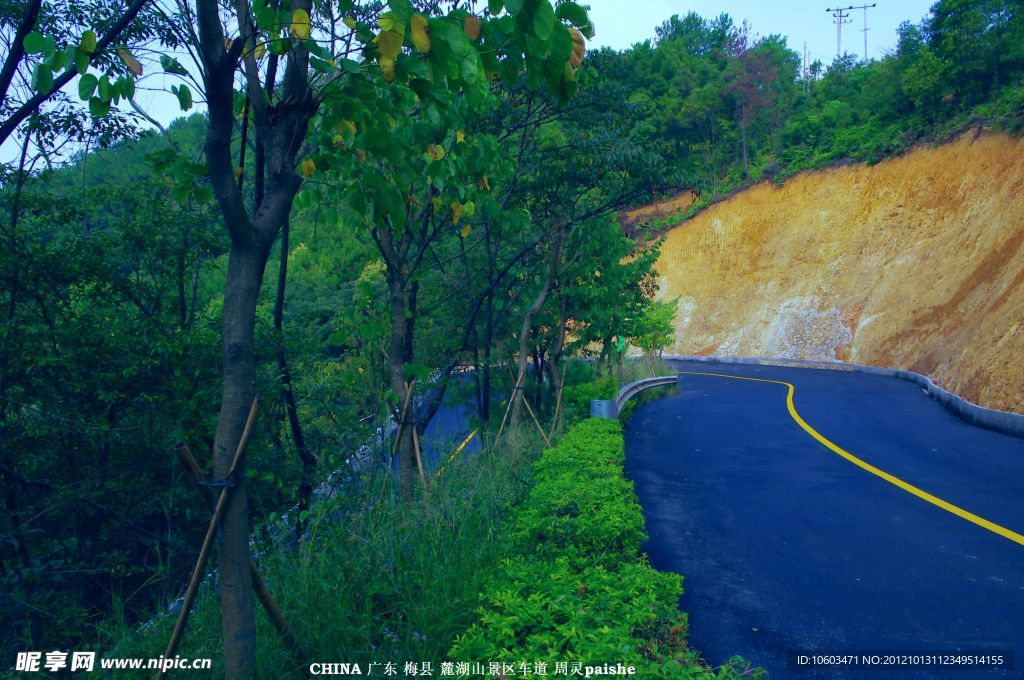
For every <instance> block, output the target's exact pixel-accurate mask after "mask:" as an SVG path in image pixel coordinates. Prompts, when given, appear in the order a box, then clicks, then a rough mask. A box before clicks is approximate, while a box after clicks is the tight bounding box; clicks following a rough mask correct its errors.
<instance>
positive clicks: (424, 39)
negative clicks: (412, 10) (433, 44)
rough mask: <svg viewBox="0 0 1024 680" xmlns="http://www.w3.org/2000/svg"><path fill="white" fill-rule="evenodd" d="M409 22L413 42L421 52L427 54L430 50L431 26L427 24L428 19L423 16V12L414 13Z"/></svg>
mask: <svg viewBox="0 0 1024 680" xmlns="http://www.w3.org/2000/svg"><path fill="white" fill-rule="evenodd" d="M409 24H410V25H411V33H412V44H413V45H415V46H416V49H418V50H419V51H420V52H423V53H424V54H426V53H427V52H429V51H430V28H429V27H428V26H427V20H426V19H424V18H423V15H422V14H413V15H412V19H410V20H409Z"/></svg>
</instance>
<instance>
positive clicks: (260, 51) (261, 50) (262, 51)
mask: <svg viewBox="0 0 1024 680" xmlns="http://www.w3.org/2000/svg"><path fill="white" fill-rule="evenodd" d="M266 53H267V43H265V42H260V43H256V49H254V50H253V51H252V54H253V56H254V57H256V58H257V59H262V58H263V57H264V55H266Z"/></svg>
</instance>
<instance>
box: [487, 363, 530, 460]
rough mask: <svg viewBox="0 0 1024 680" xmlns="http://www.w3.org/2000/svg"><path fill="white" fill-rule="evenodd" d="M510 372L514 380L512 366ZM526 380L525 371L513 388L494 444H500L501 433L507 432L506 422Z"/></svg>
mask: <svg viewBox="0 0 1024 680" xmlns="http://www.w3.org/2000/svg"><path fill="white" fill-rule="evenodd" d="M508 372H509V375H510V376H511V377H512V378H515V376H513V375H512V367H511V366H510V367H509V369H508ZM524 378H526V372H525V371H524V372H523V373H522V374H521V375H520V376H519V380H518V381H514V382H515V386H514V387H513V388H512V396H510V397H509V398H508V405H506V406H505V415H504V416H503V417H502V419H501V427H499V428H498V434H497V435H496V436H495V437H494V442H495V443H497V442H498V439H500V438H501V433H502V432H503V431H504V430H505V422H506V421H507V420H508V413H509V411H511V410H512V402H513V401H515V399H516V397H517V396H518V395H519V390H520V388H521V387H522V382H523V379H524Z"/></svg>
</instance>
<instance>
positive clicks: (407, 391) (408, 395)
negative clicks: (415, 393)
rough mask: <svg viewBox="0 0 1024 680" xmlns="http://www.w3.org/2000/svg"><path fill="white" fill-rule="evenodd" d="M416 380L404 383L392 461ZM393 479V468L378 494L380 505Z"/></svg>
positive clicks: (392, 460)
mask: <svg viewBox="0 0 1024 680" xmlns="http://www.w3.org/2000/svg"><path fill="white" fill-rule="evenodd" d="M415 382H416V381H415V380H413V381H412V382H410V383H402V384H403V385H405V404H404V405H403V406H402V413H401V414H400V415H399V416H398V429H397V430H395V443H394V445H393V446H392V447H391V460H390V461H388V462H389V468H390V463H392V462H394V460H395V454H396V453H397V452H398V440H399V438H401V436H402V431H403V430H404V429H405V415H406V413H407V412H408V410H409V400H410V399H412V386H413V384H414V383H415ZM389 479H391V470H390V469H389V470H388V474H387V476H385V477H384V481H383V482H381V485H380V494H379V495H378V496H377V505H380V503H381V501H383V500H384V492H385V491H387V488H388V480H389Z"/></svg>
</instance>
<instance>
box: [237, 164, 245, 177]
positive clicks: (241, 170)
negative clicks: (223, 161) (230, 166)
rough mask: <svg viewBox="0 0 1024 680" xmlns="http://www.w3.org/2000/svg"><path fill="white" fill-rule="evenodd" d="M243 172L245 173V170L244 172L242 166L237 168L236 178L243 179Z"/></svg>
mask: <svg viewBox="0 0 1024 680" xmlns="http://www.w3.org/2000/svg"><path fill="white" fill-rule="evenodd" d="M243 172H245V170H243V169H242V166H241V165H239V166H238V167H236V168H235V177H241V176H242V173H243Z"/></svg>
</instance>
